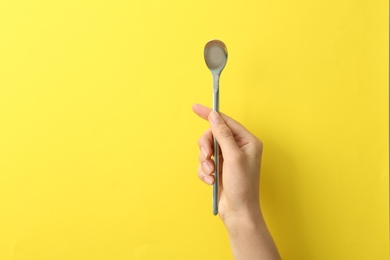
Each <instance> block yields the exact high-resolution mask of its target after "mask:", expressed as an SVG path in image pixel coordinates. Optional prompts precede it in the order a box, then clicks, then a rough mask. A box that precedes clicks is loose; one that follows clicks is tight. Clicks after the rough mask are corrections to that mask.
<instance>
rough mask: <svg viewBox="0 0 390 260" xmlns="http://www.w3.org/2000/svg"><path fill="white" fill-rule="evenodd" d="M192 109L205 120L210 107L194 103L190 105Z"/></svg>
mask: <svg viewBox="0 0 390 260" xmlns="http://www.w3.org/2000/svg"><path fill="white" fill-rule="evenodd" d="M192 111H194V112H195V114H197V115H198V116H199V117H201V118H203V119H204V120H207V118H208V116H209V114H210V112H211V111H212V109H210V108H208V107H205V106H202V105H200V104H194V105H193V106H192Z"/></svg>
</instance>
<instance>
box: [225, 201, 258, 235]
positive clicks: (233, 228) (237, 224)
mask: <svg viewBox="0 0 390 260" xmlns="http://www.w3.org/2000/svg"><path fill="white" fill-rule="evenodd" d="M221 219H222V222H223V223H224V225H225V227H226V229H227V231H228V233H229V234H230V233H237V232H241V231H244V230H256V229H258V228H259V227H261V226H263V225H264V224H265V221H264V218H263V214H262V213H261V210H260V207H252V208H249V209H247V210H242V211H239V212H229V213H225V214H223V215H221Z"/></svg>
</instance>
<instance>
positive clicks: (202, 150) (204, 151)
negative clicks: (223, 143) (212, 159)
mask: <svg viewBox="0 0 390 260" xmlns="http://www.w3.org/2000/svg"><path fill="white" fill-rule="evenodd" d="M200 151H201V152H202V153H203V155H204V157H205V158H206V157H207V152H206V149H204V147H201V148H200Z"/></svg>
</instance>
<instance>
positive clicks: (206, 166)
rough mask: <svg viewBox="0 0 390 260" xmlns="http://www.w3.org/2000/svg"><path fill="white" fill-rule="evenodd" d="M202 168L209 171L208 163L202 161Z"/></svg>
mask: <svg viewBox="0 0 390 260" xmlns="http://www.w3.org/2000/svg"><path fill="white" fill-rule="evenodd" d="M203 168H204V169H205V170H206V171H207V173H210V172H211V168H210V165H209V164H208V163H207V162H203Z"/></svg>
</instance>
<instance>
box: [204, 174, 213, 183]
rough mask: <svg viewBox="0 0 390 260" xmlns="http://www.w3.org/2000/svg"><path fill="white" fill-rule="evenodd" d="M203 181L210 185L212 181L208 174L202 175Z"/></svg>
mask: <svg viewBox="0 0 390 260" xmlns="http://www.w3.org/2000/svg"><path fill="white" fill-rule="evenodd" d="M204 181H205V182H206V183H207V184H208V185H211V184H212V183H213V179H212V178H211V177H210V176H204Z"/></svg>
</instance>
